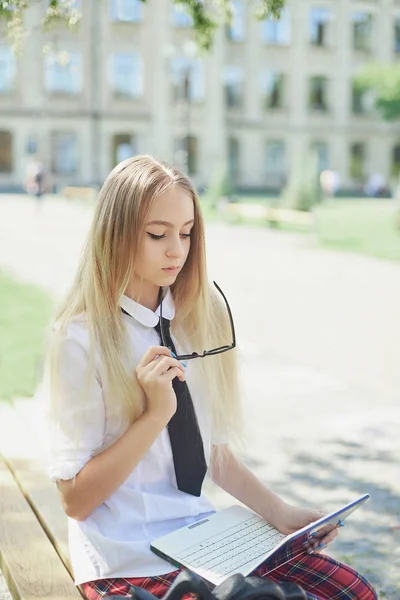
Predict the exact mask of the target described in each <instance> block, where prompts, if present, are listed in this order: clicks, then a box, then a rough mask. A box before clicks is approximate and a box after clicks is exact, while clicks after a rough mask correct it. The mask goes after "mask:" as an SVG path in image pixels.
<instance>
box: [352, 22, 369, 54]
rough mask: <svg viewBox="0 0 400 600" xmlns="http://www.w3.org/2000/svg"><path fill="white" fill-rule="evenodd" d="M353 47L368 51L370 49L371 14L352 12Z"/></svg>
mask: <svg viewBox="0 0 400 600" xmlns="http://www.w3.org/2000/svg"><path fill="white" fill-rule="evenodd" d="M352 22H353V48H354V50H361V51H363V52H369V51H370V50H371V49H372V24H373V19H372V15H371V14H370V13H367V12H353V14H352Z"/></svg>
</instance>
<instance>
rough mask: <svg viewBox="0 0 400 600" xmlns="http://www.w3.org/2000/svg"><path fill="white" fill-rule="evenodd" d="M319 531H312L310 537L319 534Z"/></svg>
mask: <svg viewBox="0 0 400 600" xmlns="http://www.w3.org/2000/svg"><path fill="white" fill-rule="evenodd" d="M317 533H318V532H317V531H314V533H312V534H311V535H310V538H312V537H314V536H316V535H317Z"/></svg>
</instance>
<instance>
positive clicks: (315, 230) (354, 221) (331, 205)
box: [204, 196, 400, 261]
mask: <svg viewBox="0 0 400 600" xmlns="http://www.w3.org/2000/svg"><path fill="white" fill-rule="evenodd" d="M238 201H239V202H240V204H241V205H243V206H245V205H247V206H249V205H252V207H254V206H255V205H258V206H264V207H265V206H268V204H269V203H271V202H272V203H274V199H273V198H266V197H262V196H259V197H240V198H239V199H238ZM204 212H205V217H206V219H207V220H214V219H215V218H220V219H223V220H226V221H227V222H229V223H231V224H236V225H240V224H246V225H257V226H262V227H268V223H267V222H266V220H265V218H260V217H258V216H257V211H253V214H252V211H251V210H249V212H248V216H245V217H244V216H239V217H238V216H233V217H232V216H231V215H228V214H227V213H226V214H225V215H221V214H220V215H217V214H216V213H215V211H214V214H212V213H211V212H210V209H209V208H208V209H207V210H206V211H204ZM399 217H400V207H399V206H398V205H396V203H395V202H394V201H393V200H390V199H389V200H388V199H368V198H361V199H354V198H340V199H338V198H335V199H333V200H329V201H325V202H323V203H322V204H320V205H319V206H318V208H316V209H315V225H314V226H312V227H310V226H306V225H303V224H301V225H300V224H290V223H282V224H281V225H279V229H280V230H281V231H290V232H296V233H304V234H308V235H310V236H313V237H314V239H315V240H316V242H317V244H318V245H319V246H322V247H325V248H332V249H336V250H342V251H351V252H357V253H361V254H366V255H368V256H374V257H376V258H383V259H387V260H395V261H399V260H400V229H397V228H396V223H399V225H400V218H399Z"/></svg>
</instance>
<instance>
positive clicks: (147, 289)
mask: <svg viewBox="0 0 400 600" xmlns="http://www.w3.org/2000/svg"><path fill="white" fill-rule="evenodd" d="M160 291H161V288H160V287H159V286H156V285H154V284H152V283H150V282H148V281H139V282H136V281H131V282H130V283H129V284H128V287H127V288H126V290H125V296H128V298H131V300H134V301H135V302H137V303H138V304H141V305H142V306H145V307H146V308H149V309H150V310H152V311H153V312H155V311H156V310H157V308H158V305H159V304H160Z"/></svg>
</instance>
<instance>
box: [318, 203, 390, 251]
mask: <svg viewBox="0 0 400 600" xmlns="http://www.w3.org/2000/svg"><path fill="white" fill-rule="evenodd" d="M399 215H400V208H399V207H398V206H396V204H395V203H394V202H393V200H383V199H382V200H342V199H340V200H332V201H330V202H326V203H324V204H323V205H322V206H320V207H319V208H318V210H317V211H316V217H317V225H316V236H317V240H318V243H319V244H320V245H321V246H324V247H326V248H333V249H338V250H346V251H352V252H358V253H361V254H367V255H369V256H374V257H376V258H384V259H389V260H400V229H397V227H396V221H398V216H399Z"/></svg>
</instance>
